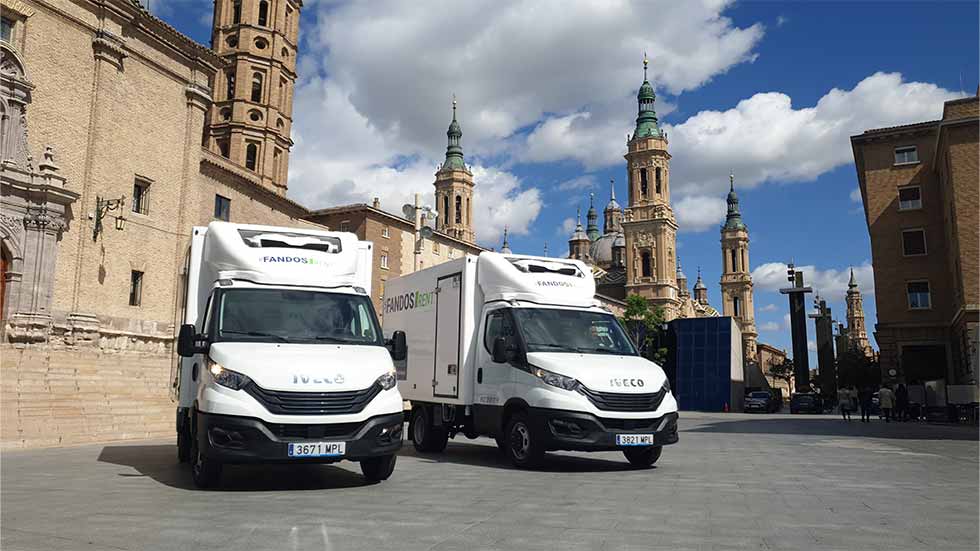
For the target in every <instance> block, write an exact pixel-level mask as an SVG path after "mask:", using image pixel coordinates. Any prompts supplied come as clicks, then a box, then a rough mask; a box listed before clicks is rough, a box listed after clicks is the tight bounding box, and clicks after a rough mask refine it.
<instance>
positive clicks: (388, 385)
mask: <svg viewBox="0 0 980 551" xmlns="http://www.w3.org/2000/svg"><path fill="white" fill-rule="evenodd" d="M375 383H377V384H378V386H380V387H381V388H382V389H384V390H391V389H393V388H395V385H396V384H398V377H396V376H395V370H394V369H392V370H391V371H389V372H387V373H385V374H384V375H382V376H380V377H378V380H377V381H375Z"/></svg>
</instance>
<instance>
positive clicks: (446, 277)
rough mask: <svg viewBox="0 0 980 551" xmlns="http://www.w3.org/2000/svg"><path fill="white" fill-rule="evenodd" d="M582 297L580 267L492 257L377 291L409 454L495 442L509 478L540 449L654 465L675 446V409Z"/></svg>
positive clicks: (615, 325) (613, 323)
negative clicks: (400, 350)
mask: <svg viewBox="0 0 980 551" xmlns="http://www.w3.org/2000/svg"><path fill="white" fill-rule="evenodd" d="M594 295H595V281H594V279H593V277H592V272H591V271H590V270H589V268H588V267H587V266H586V265H585V264H583V263H582V262H579V261H577V260H565V259H555V258H540V257H532V256H520V255H503V254H498V253H492V252H485V253H481V254H480V255H479V256H472V255H468V256H465V257H463V258H460V259H458V260H454V261H450V262H446V263H443V264H439V265H437V266H433V267H431V268H427V269H425V270H421V271H419V272H415V273H413V274H409V275H406V276H403V277H399V278H396V279H391V280H389V281H388V282H387V284H386V285H385V293H384V303H383V320H384V330H385V332H386V333H387V334H392V335H393V334H394V333H395V332H399V331H400V332H404V333H405V335H406V339H407V344H408V354H407V356H406V358H405V360H404V361H399V362H395V364H396V365H395V367H396V370H397V372H398V387H399V389H400V390H401V393H402V396H403V397H405V399H407V400H410V401H411V403H412V411H411V413H410V416H411V418H410V424H409V433H410V435H411V438H412V442H413V443H414V445H415V447H416V448H417V449H418V450H420V451H423V452H440V451H442V450H443V449H445V447H446V440H447V438H449V437H452V436H455V435H456V434H458V433H462V434H464V435H465V436H467V437H470V438H476V437H477V436H481V435H485V436H492V437H494V438H496V440H497V444H498V446H500V447H501V448H502V449H503V450H504V451H505V452H506V453H507V454H508V456H509V458H510V460H511V461H512V462H513V463H514V464H515V465H517V466H519V467H532V466H534V465H535V464H537V463H539V462H540V460H541V459H542V457H543V455H544V454H545V452H546V451H549V450H582V451H599V450H622V451H623V452H624V454H625V455H626V458H627V459H628V460H629V462H630V463H632V464H634V465H638V466H645V467H648V466H650V465H652V464H653V463H655V462H656V461H657V459H659V457H660V453H661V450H662V447H663V446H664V445H667V444H673V443H675V442H677V402H676V401H675V400H674V397H673V395H671V392H670V386H669V384H668V381H667V377H666V375H665V374H664V371H663V370H662V369H661V368H660V367H659V366H658V365H656V364H655V363H652V362H650V361H648V360H646V359H644V358H642V357H641V356H640V355H639V354H638V353H637V351H636V349H635V348H634V346H633V344H632V343H631V342H630V340H629V338H628V337H627V335H626V334H625V332H624V331H623V328H622V326H621V325H620V323H619V321H618V320H617V319H616V318H615V317H614V316H613V315H612V314H611V313H610V312H609V311H607V310H605V309H603V308H601V307H600V306H599V303H598V302H597V301H596V300H595V298H594Z"/></svg>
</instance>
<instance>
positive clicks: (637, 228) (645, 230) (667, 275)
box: [623, 56, 680, 321]
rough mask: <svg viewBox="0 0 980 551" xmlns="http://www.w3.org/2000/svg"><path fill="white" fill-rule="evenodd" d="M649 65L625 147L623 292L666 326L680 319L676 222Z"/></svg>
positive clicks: (668, 156)
mask: <svg viewBox="0 0 980 551" xmlns="http://www.w3.org/2000/svg"><path fill="white" fill-rule="evenodd" d="M647 63H648V61H647V59H646V56H644V57H643V84H642V85H641V86H640V90H639V92H638V93H637V96H636V99H637V103H638V104H639V112H638V115H637V117H636V129H635V131H634V132H633V135H632V136H630V138H629V140H628V141H627V149H628V151H627V153H626V170H627V174H628V183H629V206H628V208H627V210H626V220H625V222H623V233H624V234H625V236H626V292H627V294H630V293H634V294H638V295H641V296H644V297H646V298H647V300H649V301H650V302H651V303H653V304H654V305H657V306H660V307H662V308H663V309H664V316H665V318H666V319H667V320H668V321H669V320H672V319H674V318H676V317H677V316H678V311H679V305H680V301H679V299H678V292H677V278H676V266H675V258H674V255H675V249H676V246H675V245H676V241H677V222H676V220H675V219H674V211H673V209H671V207H670V153H668V152H667V136H666V134H664V132H663V131H662V130H661V129H660V126H659V125H658V121H657V112H656V111H655V109H654V102H655V101H656V99H657V96H656V94H655V93H654V91H653V86H651V85H650V82H649V81H648V80H647V74H646V73H647Z"/></svg>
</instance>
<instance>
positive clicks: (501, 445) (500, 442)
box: [493, 434, 507, 452]
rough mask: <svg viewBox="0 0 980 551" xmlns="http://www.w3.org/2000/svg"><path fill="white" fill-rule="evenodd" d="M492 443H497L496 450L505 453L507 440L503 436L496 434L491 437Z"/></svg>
mask: <svg viewBox="0 0 980 551" xmlns="http://www.w3.org/2000/svg"><path fill="white" fill-rule="evenodd" d="M493 439H494V441H495V442H496V443H497V448H498V449H499V450H500V451H502V452H506V451H507V438H506V437H505V436H504V435H503V434H498V435H496V436H494V437H493Z"/></svg>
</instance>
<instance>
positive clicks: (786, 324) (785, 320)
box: [783, 314, 793, 331]
mask: <svg viewBox="0 0 980 551" xmlns="http://www.w3.org/2000/svg"><path fill="white" fill-rule="evenodd" d="M792 326H793V323H792V321H791V320H790V317H789V314H783V329H785V330H787V331H789V330H790V328H791V327H792Z"/></svg>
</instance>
